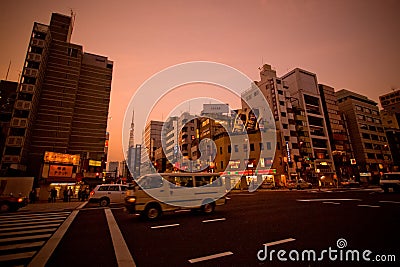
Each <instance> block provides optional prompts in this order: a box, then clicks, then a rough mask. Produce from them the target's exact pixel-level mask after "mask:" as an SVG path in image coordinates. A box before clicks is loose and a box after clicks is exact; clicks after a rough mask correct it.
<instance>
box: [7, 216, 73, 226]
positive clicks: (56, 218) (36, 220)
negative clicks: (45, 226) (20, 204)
mask: <svg viewBox="0 0 400 267" xmlns="http://www.w3.org/2000/svg"><path fill="white" fill-rule="evenodd" d="M66 217H67V216H63V217H52V218H40V219H29V221H30V222H39V221H47V222H48V221H54V220H59V219H65V218H66ZM26 221H28V219H19V220H7V221H5V222H0V226H1V225H4V224H6V223H10V222H12V223H18V222H26Z"/></svg>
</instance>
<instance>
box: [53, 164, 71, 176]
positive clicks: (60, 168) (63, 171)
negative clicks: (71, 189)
mask: <svg viewBox="0 0 400 267" xmlns="http://www.w3.org/2000/svg"><path fill="white" fill-rule="evenodd" d="M72 169H73V166H66V165H50V166H49V178H71V177H72Z"/></svg>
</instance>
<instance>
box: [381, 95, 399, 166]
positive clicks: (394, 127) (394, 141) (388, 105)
mask: <svg viewBox="0 0 400 267" xmlns="http://www.w3.org/2000/svg"><path fill="white" fill-rule="evenodd" d="M379 100H380V102H381V106H382V107H383V110H381V111H380V114H381V119H382V124H383V127H384V129H385V133H386V137H387V140H388V144H389V148H390V152H391V153H392V157H393V171H399V170H400V152H399V151H400V89H397V90H395V91H393V92H391V93H388V94H385V95H382V96H380V97H379Z"/></svg>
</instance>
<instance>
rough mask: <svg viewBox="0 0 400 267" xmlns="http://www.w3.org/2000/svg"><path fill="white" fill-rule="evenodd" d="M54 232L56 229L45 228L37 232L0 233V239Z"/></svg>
mask: <svg viewBox="0 0 400 267" xmlns="http://www.w3.org/2000/svg"><path fill="white" fill-rule="evenodd" d="M55 230H57V228H46V229H39V230H29V231H17V232H8V233H0V237H3V236H10V235H11V236H13V235H25V234H39V233H46V232H52V231H55Z"/></svg>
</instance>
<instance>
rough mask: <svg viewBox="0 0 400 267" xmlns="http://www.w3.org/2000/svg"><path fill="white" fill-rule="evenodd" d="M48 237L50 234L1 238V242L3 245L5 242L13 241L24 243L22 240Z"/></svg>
mask: <svg viewBox="0 0 400 267" xmlns="http://www.w3.org/2000/svg"><path fill="white" fill-rule="evenodd" d="M50 236H51V234H45V235H28V236H19V237H9V238H2V239H1V242H4V243H5V242H14V241H24V240H30V239H39V238H48V237H50Z"/></svg>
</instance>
